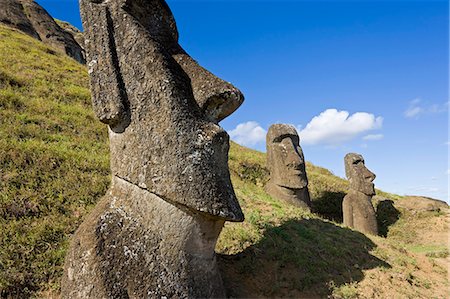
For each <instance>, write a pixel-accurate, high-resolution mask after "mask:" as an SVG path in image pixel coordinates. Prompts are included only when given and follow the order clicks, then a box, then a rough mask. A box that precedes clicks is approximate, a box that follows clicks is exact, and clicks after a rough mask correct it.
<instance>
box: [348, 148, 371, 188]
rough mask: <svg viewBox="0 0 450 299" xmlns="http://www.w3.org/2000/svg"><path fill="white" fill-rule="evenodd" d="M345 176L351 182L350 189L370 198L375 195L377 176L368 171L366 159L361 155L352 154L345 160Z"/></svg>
mask: <svg viewBox="0 0 450 299" xmlns="http://www.w3.org/2000/svg"><path fill="white" fill-rule="evenodd" d="M344 162H345V175H346V176H347V179H348V180H349V181H350V189H353V190H356V191H359V192H362V193H364V194H366V195H368V196H373V195H375V185H374V184H373V183H372V182H373V180H375V174H374V173H372V172H371V171H370V170H369V169H367V167H366V165H365V164H364V158H363V156H361V155H360V154H354V153H350V154H347V155H346V156H345V158H344Z"/></svg>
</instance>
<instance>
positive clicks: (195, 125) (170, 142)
mask: <svg viewBox="0 0 450 299" xmlns="http://www.w3.org/2000/svg"><path fill="white" fill-rule="evenodd" d="M80 8H81V14H82V20H83V27H84V29H85V32H86V33H85V34H86V36H85V38H86V51H87V60H88V66H89V74H90V78H91V91H92V98H93V105H94V110H95V112H96V114H97V116H98V117H99V119H100V120H101V121H102V122H104V123H106V124H108V125H109V133H110V148H111V170H112V175H113V183H112V186H111V188H110V190H109V192H108V194H107V195H106V196H105V197H104V198H103V199H102V201H101V202H100V203H99V204H98V205H97V207H96V208H95V210H94V212H93V213H92V214H91V215H90V216H89V217H88V219H87V220H86V221H85V222H84V223H83V224H82V225H81V227H80V229H79V230H78V231H77V232H76V233H75V236H74V238H73V240H72V243H71V247H70V249H69V253H68V256H67V258H66V264H65V273H64V277H63V281H62V296H63V297H64V298H129V297H131V298H162V297H167V298H173V297H176V298H208V297H223V296H225V293H224V289H223V286H222V281H221V278H220V274H219V272H218V269H217V266H216V260H215V253H214V247H215V244H216V241H217V238H218V236H219V233H220V231H221V229H222V227H223V224H224V222H225V221H242V220H243V219H244V216H243V214H242V211H241V208H240V206H239V203H238V201H237V199H236V196H235V194H234V190H233V187H232V185H231V180H230V174H229V170H228V149H229V137H228V134H227V133H226V132H225V131H224V130H223V129H222V128H220V127H219V126H218V125H217V124H216V123H217V122H218V121H219V120H220V119H222V118H224V117H226V116H228V115H229V114H231V113H232V112H233V111H234V110H235V109H237V107H238V106H239V105H240V104H241V103H242V101H243V96H242V94H241V93H240V91H239V90H238V89H236V88H235V87H233V86H232V85H231V84H229V83H226V82H224V81H222V80H220V79H218V78H217V77H215V76H214V75H213V74H211V73H209V72H208V71H206V70H205V69H203V68H201V67H200V66H199V65H198V64H197V63H196V62H195V61H194V60H193V59H192V58H191V57H189V56H188V55H187V54H186V53H185V52H184V51H183V50H182V48H181V47H180V46H179V45H178V33H177V29H176V24H175V21H174V18H173V16H172V13H171V11H170V9H169V7H168V6H167V4H166V3H165V2H164V1H162V0H146V1H143V0H127V1H126V0H110V1H105V2H102V1H98V0H95V1H94V0H92V1H89V0H82V1H81V2H80ZM201 80H203V81H204V82H203V84H202V83H201V82H200V81H201ZM196 82H197V83H196Z"/></svg>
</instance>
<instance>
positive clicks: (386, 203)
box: [377, 199, 401, 237]
mask: <svg viewBox="0 0 450 299" xmlns="http://www.w3.org/2000/svg"><path fill="white" fill-rule="evenodd" d="M400 214H401V213H400V211H399V210H397V209H396V208H395V206H394V202H393V201H392V200H390V199H386V200H383V201H380V202H379V203H378V205H377V223H378V234H379V235H380V236H382V237H387V234H388V232H389V227H390V226H391V225H393V224H395V223H396V222H397V221H398V219H399V218H400Z"/></svg>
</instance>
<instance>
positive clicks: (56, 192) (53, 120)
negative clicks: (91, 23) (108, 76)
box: [0, 26, 110, 297]
mask: <svg viewBox="0 0 450 299" xmlns="http://www.w3.org/2000/svg"><path fill="white" fill-rule="evenodd" d="M0 53H2V59H1V60H0V87H1V89H0V190H1V192H0V216H1V217H0V292H1V295H2V297H3V296H8V295H10V296H18V297H27V296H29V295H31V294H33V293H35V292H36V291H38V290H41V289H45V288H48V287H49V286H50V287H52V286H53V287H55V288H58V285H59V282H58V278H59V276H60V275H61V271H62V265H63V261H64V254H65V250H66V247H67V244H68V238H69V236H70V234H71V233H73V231H74V230H75V229H76V228H77V226H78V225H79V223H80V222H81V219H82V217H83V216H84V215H85V214H86V213H87V212H88V211H89V209H90V208H91V207H92V206H93V204H94V203H95V202H96V201H97V200H98V198H99V197H100V196H101V195H102V194H104V193H105V191H106V189H107V187H108V184H109V180H110V178H109V157H108V144H107V134H106V131H105V127H104V126H102V125H101V124H100V123H99V122H98V121H97V120H96V119H95V117H94V115H93V113H92V111H91V110H92V109H91V106H90V105H91V104H90V93H89V90H88V88H87V86H88V79H87V76H86V70H85V68H84V67H82V66H81V65H79V64H78V63H76V62H75V61H73V60H72V59H68V58H67V57H66V56H64V55H62V54H59V53H58V52H56V51H52V50H51V49H50V48H48V47H47V46H45V45H43V44H42V43H40V42H38V41H35V40H34V39H31V38H29V37H28V36H26V35H23V34H21V33H18V32H16V31H13V30H10V29H6V28H5V27H2V26H0Z"/></svg>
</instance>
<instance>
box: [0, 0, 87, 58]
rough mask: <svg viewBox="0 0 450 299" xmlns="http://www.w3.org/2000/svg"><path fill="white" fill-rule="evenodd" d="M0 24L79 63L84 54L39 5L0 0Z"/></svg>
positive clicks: (71, 37) (72, 38)
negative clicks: (18, 31)
mask: <svg viewBox="0 0 450 299" xmlns="http://www.w3.org/2000/svg"><path fill="white" fill-rule="evenodd" d="M0 7H1V9H0V23H3V24H5V25H7V26H10V27H13V28H16V29H18V30H20V31H23V32H24V33H26V34H28V35H30V36H32V37H34V38H36V39H38V40H41V41H43V42H44V43H46V44H48V45H50V46H52V47H54V48H56V49H59V50H60V51H62V52H64V53H66V54H67V55H69V56H70V57H72V58H74V59H75V60H77V61H78V62H80V63H85V58H84V52H83V49H82V48H81V47H80V45H79V44H78V43H77V42H76V41H75V39H74V37H73V36H72V35H71V34H70V33H68V32H66V31H64V30H63V29H61V27H59V26H58V24H56V22H55V20H54V19H53V18H52V17H51V16H50V15H49V14H48V12H47V11H46V10H45V9H44V8H42V7H41V6H40V5H39V4H37V3H36V2H34V1H31V0H0Z"/></svg>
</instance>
